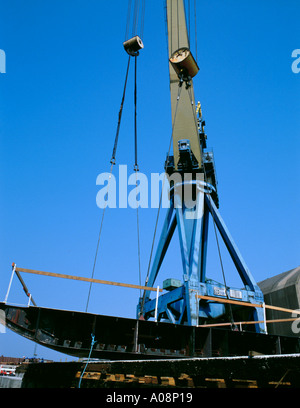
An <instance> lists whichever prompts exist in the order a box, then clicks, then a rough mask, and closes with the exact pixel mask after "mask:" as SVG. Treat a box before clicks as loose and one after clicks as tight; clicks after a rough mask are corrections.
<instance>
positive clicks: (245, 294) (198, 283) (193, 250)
mask: <svg viewBox="0 0 300 408" xmlns="http://www.w3.org/2000/svg"><path fill="white" fill-rule="evenodd" d="M203 186H204V188H203ZM208 186H209V187H208ZM182 187H183V188H184V183H179V184H177V185H176V186H175V187H174V188H173V196H172V197H171V199H170V208H169V209H168V211H167V214H166V217H165V221H164V225H163V228H162V232H161V235H160V240H159V243H158V246H157V250H156V254H155V258H154V261H153V264H152V268H151V272H150V275H149V279H148V283H147V286H149V287H153V286H154V284H155V281H156V278H157V276H158V273H159V270H160V267H161V264H162V262H163V259H164V256H165V254H166V252H167V249H168V247H169V244H170V242H171V239H172V236H173V234H174V231H175V228H176V226H177V227H178V232H179V240H180V247H181V259H182V267H183V284H182V286H180V287H178V288H175V289H173V290H170V291H168V292H166V293H163V294H162V295H160V296H159V297H158V303H157V319H158V320H161V319H166V320H168V321H170V322H172V323H176V324H188V325H192V326H197V325H198V324H199V318H218V317H220V316H222V315H224V314H225V313H226V307H225V304H224V303H220V302H215V301H213V300H208V301H201V302H200V300H199V297H198V296H213V297H219V298H225V299H232V300H239V301H242V302H243V301H244V302H248V303H253V304H259V305H263V302H264V299H263V294H262V292H261V290H260V288H259V287H258V285H257V283H256V281H255V279H254V278H253V276H252V274H251V273H250V271H249V269H248V267H247V265H246V263H245V261H244V260H243V258H242V256H241V254H240V252H239V250H238V248H237V246H236V244H235V243H234V241H233V239H232V237H231V235H230V233H229V231H228V229H227V227H226V225H225V223H224V221H223V219H222V217H221V215H220V213H219V211H218V209H217V207H216V205H215V203H214V201H213V199H212V198H211V196H210V193H211V190H210V189H209V188H210V187H211V188H213V187H212V186H210V185H208V184H207V183H204V182H203V181H202V182H201V181H200V184H199V182H198V185H197V195H196V204H195V203H194V206H193V207H189V206H187V205H186V203H185V202H184V200H182ZM174 213H175V214H174ZM209 215H211V216H212V218H213V221H214V222H215V225H216V226H217V228H218V230H219V232H220V235H221V237H222V239H223V241H224V243H225V245H226V247H227V250H228V252H229V254H230V256H231V258H232V260H233V262H234V265H235V267H236V269H237V271H238V273H239V275H240V278H241V280H242V282H243V285H244V288H243V289H239V290H236V289H232V288H229V287H225V285H222V284H219V283H216V282H213V283H212V282H210V281H209V280H207V279H206V255H207V240H208V225H209ZM236 293H238V296H237V295H236ZM144 299H145V301H144V305H143V309H142V314H143V316H144V318H145V319H149V318H151V317H153V316H154V313H155V308H156V299H150V291H148V292H147V291H146V293H145V294H144ZM141 303H142V298H141V299H140V302H139V305H138V307H137V314H138V316H139V314H140V313H141ZM251 310H252V318H253V320H254V321H260V322H261V323H257V324H255V331H256V332H260V333H265V332H266V329H265V328H266V326H265V324H264V320H265V318H264V309H263V308H262V307H251ZM249 320H250V319H249Z"/></svg>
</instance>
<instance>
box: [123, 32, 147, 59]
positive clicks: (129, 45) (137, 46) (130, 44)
mask: <svg viewBox="0 0 300 408" xmlns="http://www.w3.org/2000/svg"><path fill="white" fill-rule="evenodd" d="M123 47H124V49H125V51H126V52H127V54H129V55H132V56H137V55H139V50H141V49H142V48H144V44H143V41H142V40H141V38H140V37H139V36H138V35H136V36H135V37H132V38H130V39H129V40H127V41H124V42H123Z"/></svg>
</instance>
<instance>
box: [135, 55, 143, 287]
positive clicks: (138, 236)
mask: <svg viewBox="0 0 300 408" xmlns="http://www.w3.org/2000/svg"><path fill="white" fill-rule="evenodd" d="M134 59H135V64H134V171H135V185H136V189H137V187H138V183H137V172H138V171H139V167H138V155H137V56H135V57H134ZM136 204H137V205H136V221H137V244H138V266H139V284H140V286H141V279H142V278H141V251H140V225H139V224H140V223H139V206H138V202H137V203H136Z"/></svg>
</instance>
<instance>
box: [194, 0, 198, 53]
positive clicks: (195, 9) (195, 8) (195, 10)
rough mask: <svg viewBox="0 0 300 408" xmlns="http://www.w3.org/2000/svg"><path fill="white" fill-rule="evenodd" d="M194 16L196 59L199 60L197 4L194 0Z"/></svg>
mask: <svg viewBox="0 0 300 408" xmlns="http://www.w3.org/2000/svg"><path fill="white" fill-rule="evenodd" d="M194 16H195V49H196V61H198V45H197V5H196V0H194Z"/></svg>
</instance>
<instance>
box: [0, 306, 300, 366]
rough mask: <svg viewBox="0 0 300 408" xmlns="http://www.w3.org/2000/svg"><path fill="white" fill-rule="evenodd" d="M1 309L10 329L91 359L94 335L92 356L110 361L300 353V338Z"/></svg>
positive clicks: (34, 309)
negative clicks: (89, 355)
mask: <svg viewBox="0 0 300 408" xmlns="http://www.w3.org/2000/svg"><path fill="white" fill-rule="evenodd" d="M1 309H2V310H4V311H5V316H6V326H7V327H8V328H9V329H11V330H13V331H14V332H16V333H18V334H20V335H22V336H24V337H26V338H28V339H30V340H33V341H35V342H37V343H38V344H41V345H43V346H46V347H48V348H51V349H53V350H56V351H59V352H61V353H64V354H68V355H71V356H75V357H87V356H88V354H89V351H90V348H91V341H92V335H94V339H95V341H96V342H95V344H94V346H93V351H92V354H91V357H92V358H100V359H109V360H125V359H128V360H136V359H141V358H143V359H153V358H174V359H176V358H187V357H190V356H194V357H210V356H245V355H248V354H249V352H251V351H255V352H258V353H262V354H271V355H272V354H291V353H299V352H300V339H299V338H291V337H285V336H275V335H265V334H258V333H254V332H240V331H231V330H228V329H219V328H205V327H191V326H183V325H175V324H171V323H163V322H152V321H144V320H139V321H137V320H136V319H128V318H120V317H113V316H103V315H96V314H91V313H84V312H76V311H66V310H59V309H49V308H42V307H35V306H29V307H18V306H12V305H7V304H5V303H3V302H0V310H1ZM136 330H137V333H136ZM135 339H137V342H136V341H135ZM136 350H137V351H136Z"/></svg>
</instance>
